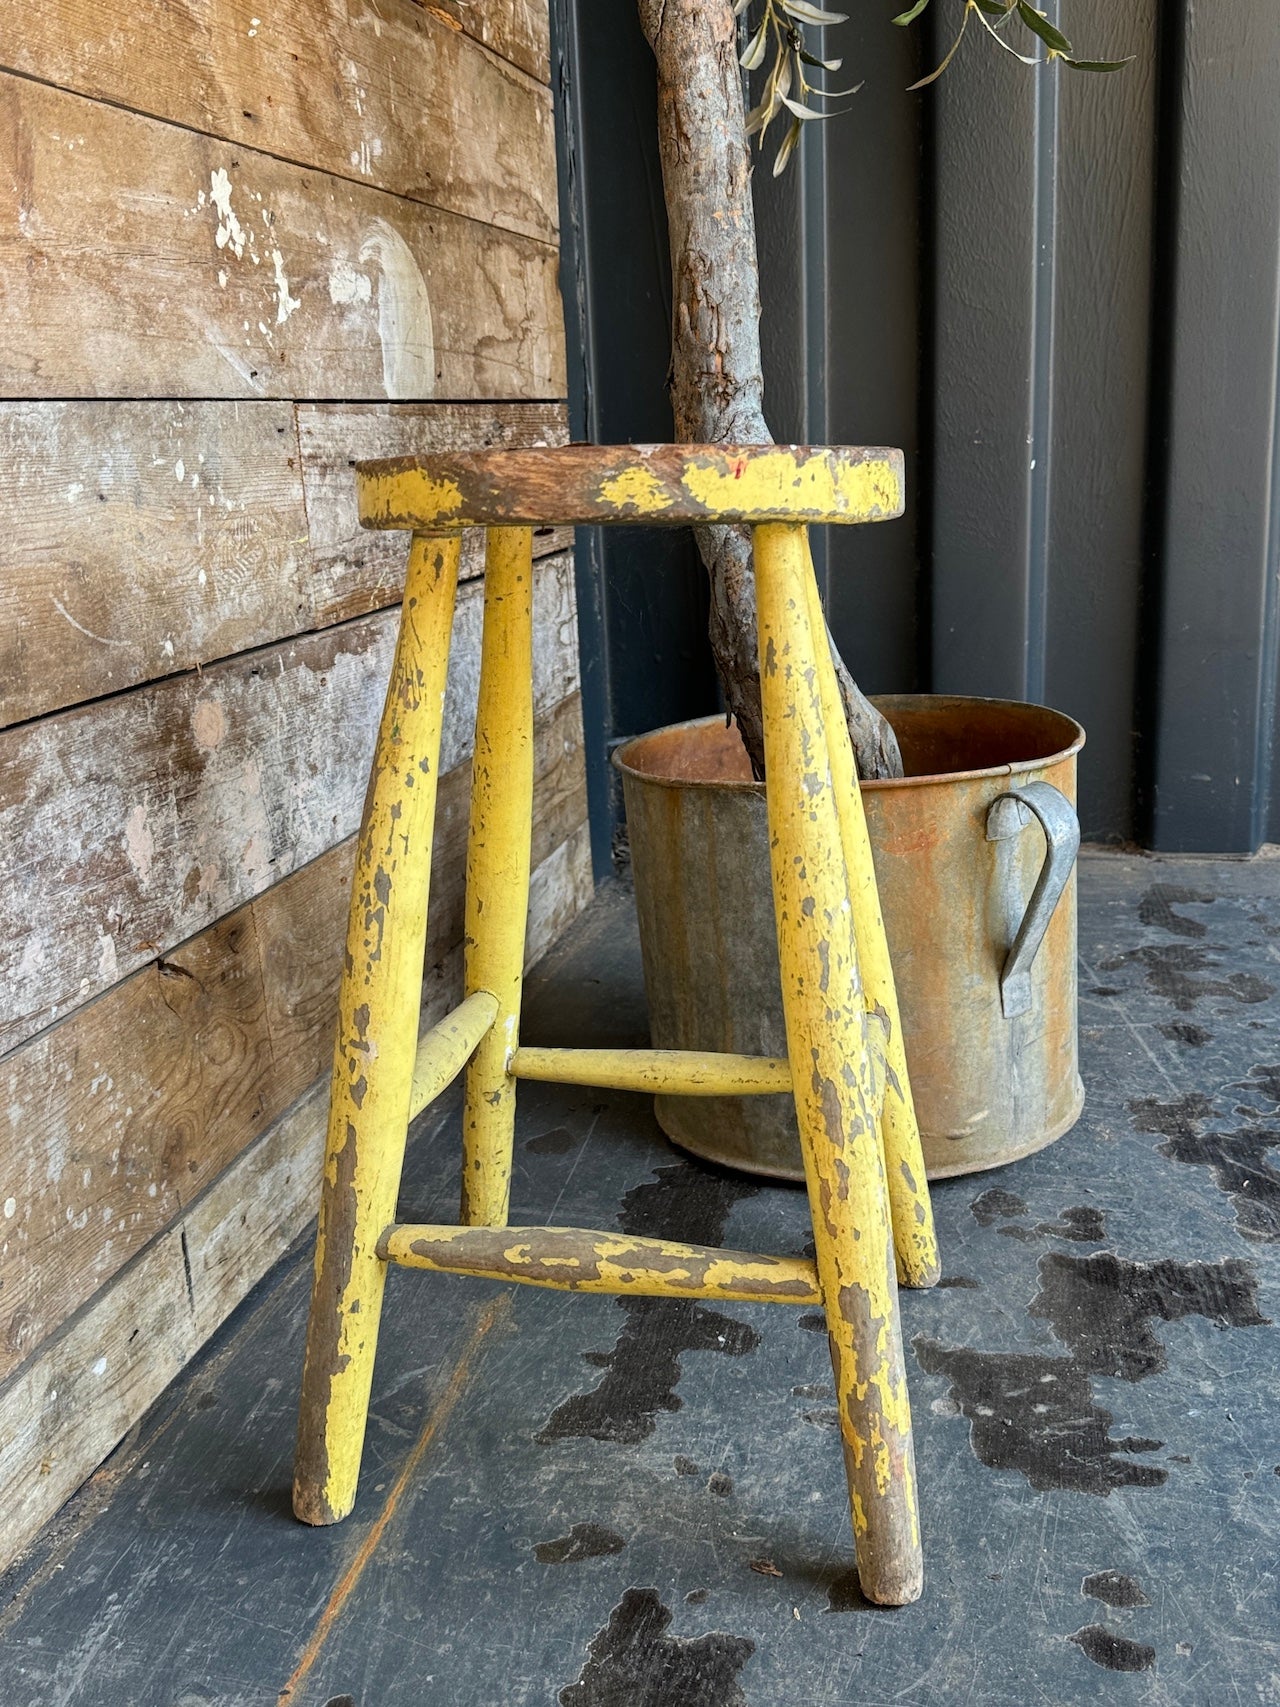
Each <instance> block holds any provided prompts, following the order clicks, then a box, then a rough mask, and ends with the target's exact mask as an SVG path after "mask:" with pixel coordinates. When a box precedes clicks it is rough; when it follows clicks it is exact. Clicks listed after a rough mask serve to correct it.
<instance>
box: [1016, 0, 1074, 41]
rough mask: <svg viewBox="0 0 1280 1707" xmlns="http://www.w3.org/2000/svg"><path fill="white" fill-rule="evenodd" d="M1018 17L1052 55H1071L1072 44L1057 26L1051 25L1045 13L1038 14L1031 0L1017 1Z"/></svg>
mask: <svg viewBox="0 0 1280 1707" xmlns="http://www.w3.org/2000/svg"><path fill="white" fill-rule="evenodd" d="M1017 3H1018V16H1019V17H1020V18H1021V19H1022V21H1023V23H1024V24H1025V25H1026V26H1027V28H1028V29H1029V30H1030V31H1031V33H1032V35H1036V36H1039V37H1040V40H1041V41H1042V42H1043V43H1044V45H1045V46H1046V47H1047V48H1048V49H1049V51H1050V53H1064V54H1065V53H1070V52H1071V43H1070V42H1069V41H1068V40H1067V38H1066V36H1064V35H1063V33H1062V31H1061V30H1060V29H1058V27H1057V26H1056V25H1055V24H1051V23H1050V22H1049V20H1048V18H1047V17H1046V16H1045V14H1044V13H1043V12H1037V11H1036V9H1035V7H1034V6H1032V5H1031V4H1030V3H1029V0H1017Z"/></svg>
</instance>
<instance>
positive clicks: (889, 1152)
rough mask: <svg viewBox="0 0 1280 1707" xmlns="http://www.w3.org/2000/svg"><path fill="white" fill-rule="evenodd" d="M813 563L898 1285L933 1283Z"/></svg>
mask: <svg viewBox="0 0 1280 1707" xmlns="http://www.w3.org/2000/svg"><path fill="white" fill-rule="evenodd" d="M805 557H806V563H807V566H808V590H809V622H810V625H811V627H812V629H813V633H814V636H815V645H816V647H817V660H818V690H819V694H820V696H821V700H822V719H823V722H824V723H825V725H826V730H827V752H828V754H829V756H830V759H831V783H832V786H833V788H834V789H835V797H836V811H837V813H838V815H839V818H840V839H841V843H842V845H843V847H844V858H845V865H846V867H847V868H848V872H849V893H850V896H851V899H852V901H853V926H854V936H855V940H856V942H857V948H858V968H859V971H860V973H861V975H862V988H863V995H864V998H865V1000H866V1004H867V1011H868V1013H874V1014H877V1015H878V1016H879V1018H880V1021H881V1023H882V1025H883V1027H884V1031H885V1038H884V1065H885V1086H884V1101H883V1104H882V1105H881V1110H880V1141H881V1143H882V1145H883V1146H884V1165H885V1177H886V1180H887V1182H888V1187H889V1209H890V1214H891V1219H892V1223H893V1249H894V1256H895V1258H896V1260H897V1269H898V1282H899V1284H900V1285H902V1286H935V1285H936V1284H937V1282H938V1280H939V1278H940V1276H941V1274H942V1263H941V1261H940V1259H939V1256H938V1239H937V1234H936V1233H935V1232H934V1226H933V1207H932V1205H931V1204H930V1202H929V1187H928V1183H927V1182H926V1180H925V1173H924V1151H923V1150H922V1148H921V1146H920V1127H919V1124H918V1123H917V1121H916V1109H915V1102H914V1100H913V1098H912V1095H911V1080H910V1078H909V1076H908V1074H907V1054H906V1049H905V1048H904V1046H903V1037H902V1018H901V1015H900V1014H899V1012H898V992H897V988H896V986H895V984H894V981H893V966H892V964H891V962H890V960H889V943H888V939H887V937H886V936H885V929H884V915H883V914H882V912H881V911H880V894H879V891H878V889H877V887H876V868H875V865H874V863H873V861H872V857H871V838H870V836H869V835H868V833H867V815H866V813H865V811H864V810H863V806H862V791H861V789H860V788H859V787H858V771H857V764H856V761H855V759H854V756H853V743H852V742H851V741H850V739H849V731H848V725H847V723H846V721H845V715H844V705H843V702H842V701H841V698H840V687H839V684H838V683H837V681H836V672H835V666H834V664H833V663H832V661H831V648H830V646H829V645H828V644H826V635H827V624H826V617H825V616H824V615H823V611H822V600H821V599H820V598H819V596H818V583H817V581H816V579H815V578H814V573H813V559H812V557H811V556H810V555H809V553H808V548H807V545H806V552H805Z"/></svg>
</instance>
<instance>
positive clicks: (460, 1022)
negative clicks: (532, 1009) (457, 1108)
mask: <svg viewBox="0 0 1280 1707" xmlns="http://www.w3.org/2000/svg"><path fill="white" fill-rule="evenodd" d="M497 1017H498V998H497V997H496V996H493V995H490V993H489V991H488V990H477V991H476V992H475V994H474V995H472V996H468V997H467V999H466V1001H464V1002H460V1003H459V1004H458V1006H457V1007H456V1008H455V1009H454V1010H453V1012H452V1013H451V1014H446V1015H445V1016H444V1018H443V1019H441V1020H437V1021H436V1023H435V1025H433V1026H432V1027H431V1030H430V1031H428V1032H425V1033H424V1034H423V1036H422V1038H421V1040H420V1041H419V1044H418V1056H417V1059H416V1060H415V1062H414V1063H413V1086H412V1089H411V1090H410V1093H409V1119H410V1120H416V1119H417V1118H418V1116H419V1115H420V1114H421V1113H422V1111H423V1109H424V1108H429V1107H430V1106H431V1104H432V1103H433V1102H434V1101H435V1100H436V1098H437V1097H438V1096H440V1095H441V1094H442V1093H443V1092H444V1091H446V1090H448V1088H449V1086H450V1085H451V1084H452V1083H453V1081H454V1080H455V1079H456V1078H457V1076H458V1074H459V1073H460V1072H461V1071H462V1069H463V1068H464V1067H465V1066H466V1064H467V1062H468V1061H469V1060H470V1058H471V1056H472V1054H473V1052H474V1051H475V1048H476V1046H477V1045H478V1044H479V1043H480V1041H481V1039H482V1038H483V1037H484V1034H485V1033H486V1032H487V1031H488V1030H489V1028H490V1026H491V1025H492V1024H493V1022H494V1020H495V1019H496V1018H497Z"/></svg>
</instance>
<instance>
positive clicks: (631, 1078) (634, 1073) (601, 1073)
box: [511, 1048, 791, 1097]
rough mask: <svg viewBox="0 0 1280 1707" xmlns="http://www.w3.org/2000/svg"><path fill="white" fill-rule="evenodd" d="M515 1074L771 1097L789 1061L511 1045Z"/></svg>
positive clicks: (680, 1092) (783, 1083) (787, 1075)
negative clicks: (517, 1046) (515, 1047)
mask: <svg viewBox="0 0 1280 1707" xmlns="http://www.w3.org/2000/svg"><path fill="white" fill-rule="evenodd" d="M511 1071H512V1072H513V1073H514V1074H515V1076H516V1078H517V1079H540V1080H542V1081H544V1082H545V1083H549V1084H553V1085H595V1086H596V1087H597V1088H598V1089H600V1090H613V1091H647V1092H648V1093H649V1094H651V1095H657V1096H686V1097H711V1096H738V1097H747V1096H776V1095H778V1094H779V1093H780V1092H786V1091H789V1090H790V1089H791V1065H790V1063H789V1062H787V1061H778V1060H774V1059H772V1058H770V1057H769V1056H766V1055H708V1054H704V1053H703V1052H702V1051H700V1050H694V1049H528V1048H521V1049H517V1050H516V1052H515V1055H514V1057H513V1058H512V1062H511Z"/></svg>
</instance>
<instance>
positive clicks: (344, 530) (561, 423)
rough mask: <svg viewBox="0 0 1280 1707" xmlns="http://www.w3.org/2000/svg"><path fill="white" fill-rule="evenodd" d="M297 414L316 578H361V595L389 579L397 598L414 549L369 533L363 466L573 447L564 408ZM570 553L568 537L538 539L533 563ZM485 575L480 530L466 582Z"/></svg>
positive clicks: (467, 549) (472, 534)
mask: <svg viewBox="0 0 1280 1707" xmlns="http://www.w3.org/2000/svg"><path fill="white" fill-rule="evenodd" d="M296 414H297V425H298V444H299V448H300V451H301V456H302V475H303V485H304V491H305V497H306V506H307V523H308V528H309V534H310V540H311V552H312V564H313V568H314V570H315V572H316V573H317V574H318V575H321V576H323V577H325V578H326V579H330V580H333V581H334V582H336V583H339V584H341V583H343V582H344V581H346V580H347V579H349V578H351V577H352V576H353V575H357V574H358V576H359V578H360V584H361V585H362V586H364V585H366V584H370V583H371V582H372V581H373V579H374V578H375V577H376V576H377V575H379V574H381V575H382V576H383V577H384V578H385V579H386V580H387V581H388V582H389V583H390V584H391V585H392V586H393V587H395V588H397V589H398V588H399V587H400V586H401V584H402V583H403V581H404V561H405V553H406V550H407V546H406V544H405V541H404V540H403V539H396V540H388V539H386V538H385V537H383V536H380V535H379V534H377V533H375V532H372V531H371V530H370V529H368V528H364V527H361V525H360V515H359V511H358V508H357V504H356V476H355V465H356V463H357V462H360V461H363V460H365V459H366V458H368V457H375V456H383V455H387V456H395V455H400V454H408V453H409V452H411V451H415V450H416V451H421V452H423V453H427V452H429V451H431V450H447V449H454V448H456V449H464V448H465V449H474V450H501V449H517V448H522V447H525V446H546V445H563V444H565V443H566V442H567V440H568V437H569V427H568V414H567V411H566V409H565V407H564V405H563V404H558V403H515V404H498V405H489V406H486V405H480V404H466V405H456V404H449V403H421V404H418V403H395V404H393V403H382V404H376V403H375V404H364V405H352V404H344V403H303V404H299V405H298V408H297V411H296ZM392 445H394V446H395V447H396V449H394V450H393V449H391V448H389V447H391V446H392ZM381 447H388V448H386V449H383V448H381ZM572 544H573V536H572V533H571V531H570V530H569V529H567V528H546V529H539V530H538V531H537V532H536V533H535V535H534V540H533V549H534V555H535V556H538V557H541V556H545V555H547V554H548V553H549V552H551V551H553V550H568V549H569V548H570V547H571V546H572ZM483 569H484V545H483V534H482V533H481V532H480V531H479V530H475V529H473V530H470V531H469V532H468V533H467V535H466V536H465V538H464V540H463V550H462V567H461V576H462V579H463V580H469V579H472V578H474V576H476V575H478V574H481V573H482V572H483Z"/></svg>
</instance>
